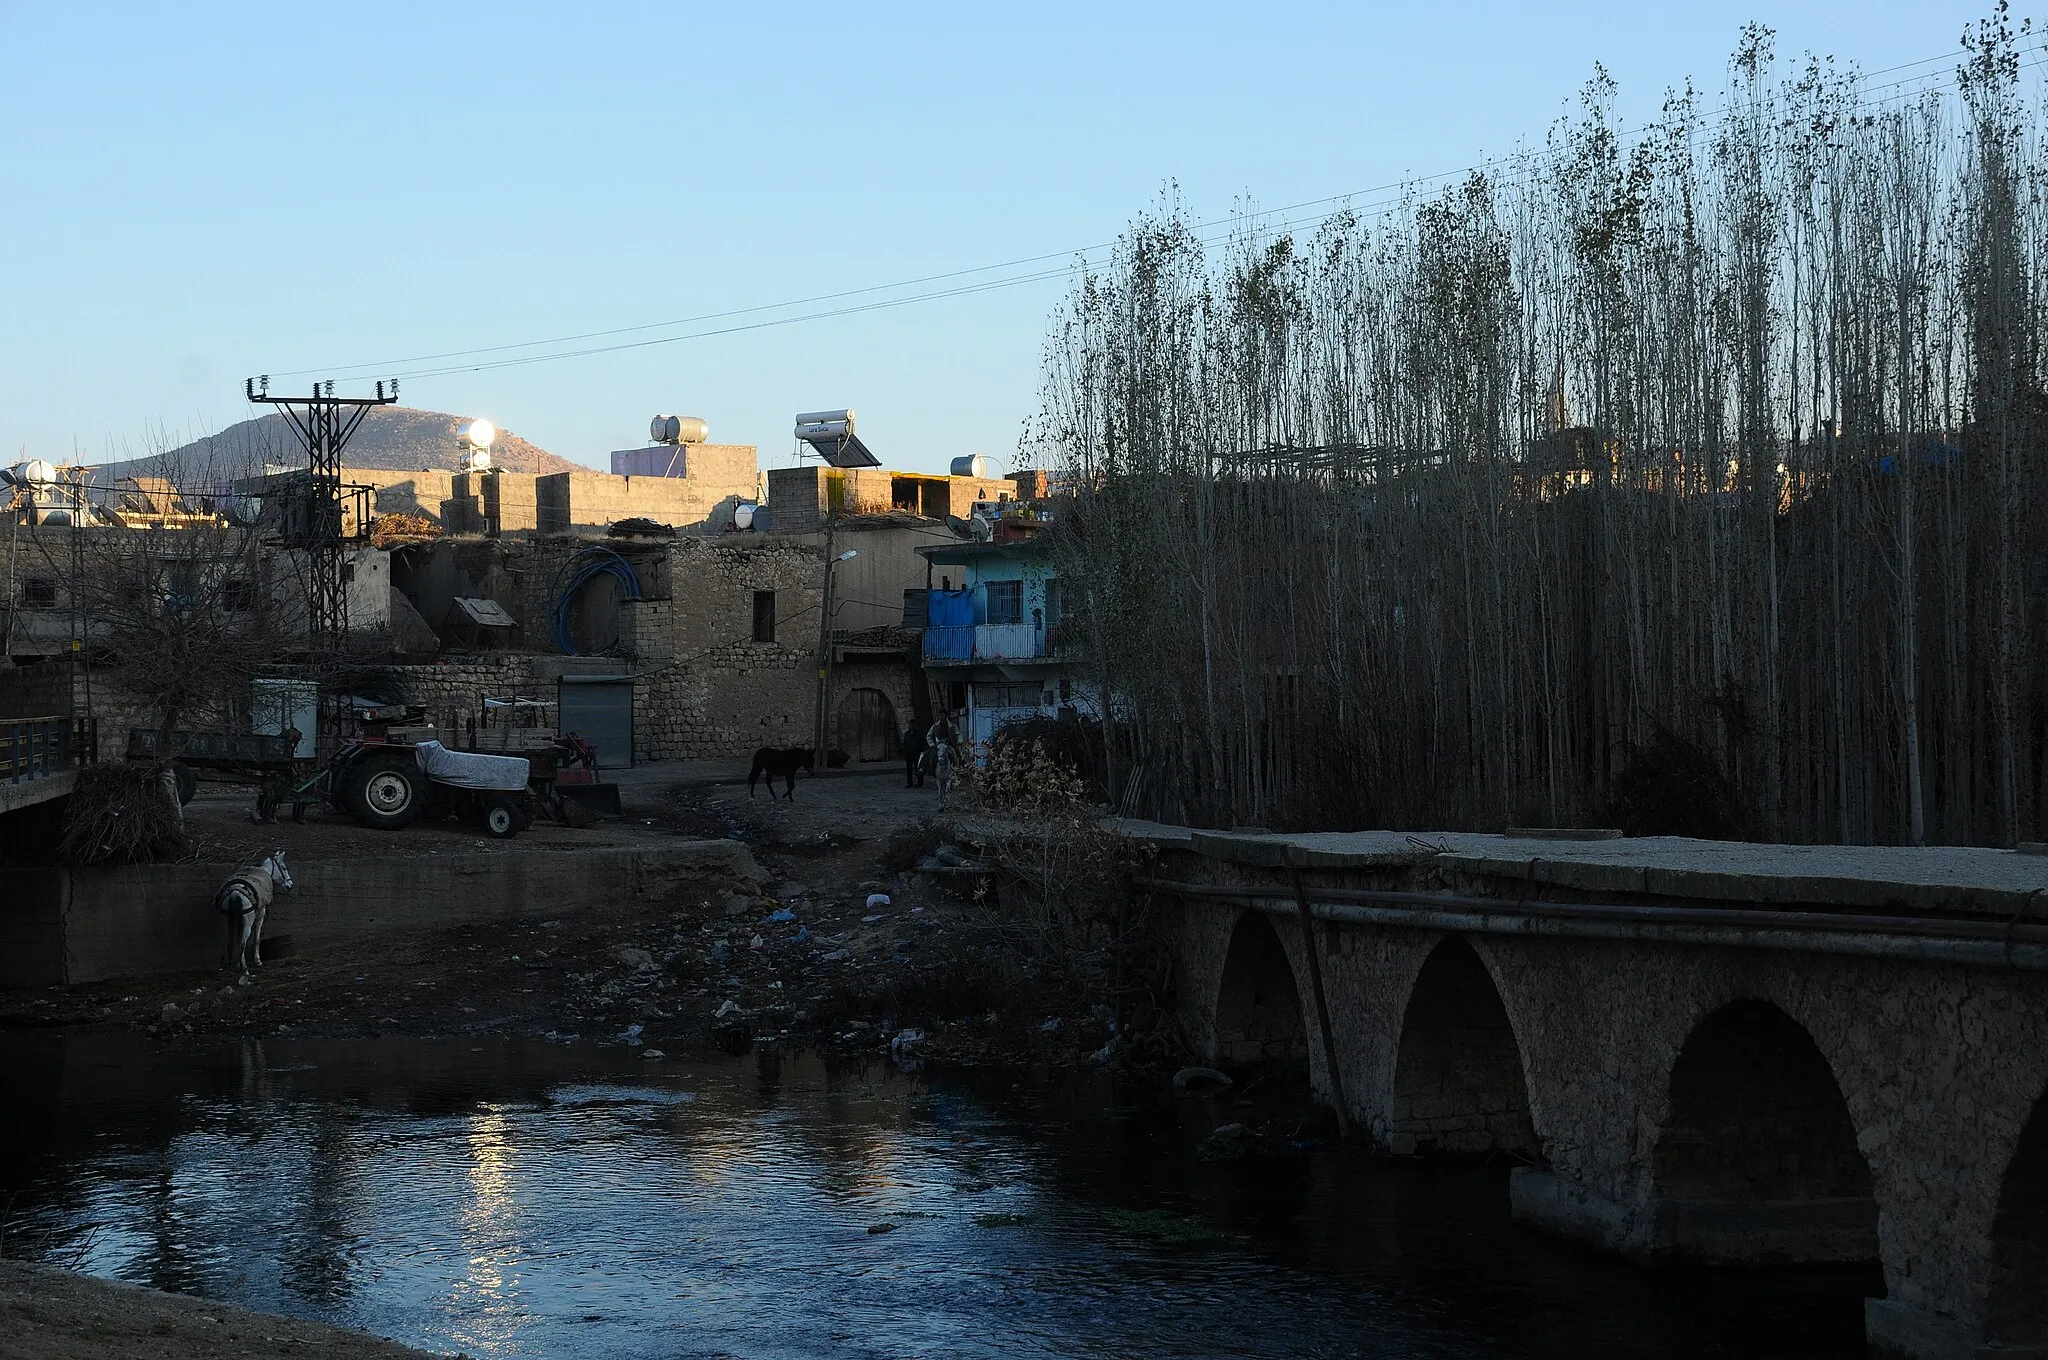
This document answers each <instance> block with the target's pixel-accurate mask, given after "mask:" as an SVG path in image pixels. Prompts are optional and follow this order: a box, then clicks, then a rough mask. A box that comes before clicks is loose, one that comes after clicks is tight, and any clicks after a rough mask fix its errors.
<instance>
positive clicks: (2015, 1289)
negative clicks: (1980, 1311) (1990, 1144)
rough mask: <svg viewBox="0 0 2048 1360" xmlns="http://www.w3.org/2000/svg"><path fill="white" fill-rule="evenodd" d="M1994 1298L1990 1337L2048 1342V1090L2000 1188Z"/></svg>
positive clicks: (2006, 1342) (2013, 1342) (1994, 1228)
mask: <svg viewBox="0 0 2048 1360" xmlns="http://www.w3.org/2000/svg"><path fill="white" fill-rule="evenodd" d="M1989 1303H1990V1317H1989V1318H1988V1319H1987V1323H1988V1325H1987V1327H1986V1329H1985V1330H1986V1336H1985V1340H1987V1341H1989V1342H1991V1343H1992V1344H1994V1345H2003V1346H2015V1347H2017V1346H2048V1095H2044V1096H2042V1097H2041V1098H2040V1099H2039V1100H2037V1101H2035V1102H2034V1112H2033V1113H2032V1114H2031V1115H2029V1116H2028V1118H2027V1125H2026V1127H2025V1128H2024V1129H2022V1130H2021V1131H2020V1142H2019V1146H2018V1147H2017V1148H2015V1149H2014V1150H2013V1154H2012V1161H2010V1162H2009V1163H2007V1164H2006V1168H2005V1180H2004V1183H2003V1184H2002V1185H2001V1186H2000V1187H1999V1191H1998V1213H1997V1215H1996V1216H1995V1217H1994V1218H1993V1219H1992V1220H1991V1296H1990V1300H1989Z"/></svg>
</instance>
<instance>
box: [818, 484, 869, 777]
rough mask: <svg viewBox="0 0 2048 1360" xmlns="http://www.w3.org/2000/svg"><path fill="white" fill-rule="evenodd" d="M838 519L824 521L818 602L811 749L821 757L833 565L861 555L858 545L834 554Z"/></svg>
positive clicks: (828, 673)
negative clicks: (822, 581)
mask: <svg viewBox="0 0 2048 1360" xmlns="http://www.w3.org/2000/svg"><path fill="white" fill-rule="evenodd" d="M834 523H835V521H833V520H829V519H828V520H826V521H825V595H824V598H823V599H822V600H821V601H820V602H819V604H818V726H817V731H816V732H815V733H814V734H813V737H812V743H811V750H812V751H813V752H815V753H816V755H817V758H818V759H819V760H823V759H824V758H825V753H826V752H827V751H828V750H830V749H831V747H830V744H829V743H828V742H827V741H826V732H825V726H826V719H827V718H828V717H829V716H830V708H831V697H832V569H833V568H834V567H836V566H838V565H839V564H840V563H841V562H850V561H852V560H853V559H854V558H856V557H859V556H860V550H859V549H858V548H848V549H847V550H846V551H845V552H843V553H840V554H839V555H838V556H837V557H834V556H833V555H832V531H833V526H834Z"/></svg>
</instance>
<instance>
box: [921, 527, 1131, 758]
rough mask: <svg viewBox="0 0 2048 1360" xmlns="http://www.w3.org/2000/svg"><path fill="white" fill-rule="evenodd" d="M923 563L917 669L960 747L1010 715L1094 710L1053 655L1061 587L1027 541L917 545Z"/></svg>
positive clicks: (1044, 553)
mask: <svg viewBox="0 0 2048 1360" xmlns="http://www.w3.org/2000/svg"><path fill="white" fill-rule="evenodd" d="M918 552H919V553H921V554H922V555H923V556H924V558H925V560H926V561H927V562H928V563H930V567H929V569H928V570H929V574H930V578H931V583H932V584H931V588H930V590H929V591H928V592H927V593H926V595H925V630H924V666H925V674H926V676H927V677H928V678H929V679H930V680H931V681H932V682H933V684H934V685H935V686H936V687H937V691H938V698H939V707H940V708H942V709H944V710H946V711H947V712H949V713H951V714H952V716H953V725H954V730H955V731H956V732H957V733H958V735H959V736H960V738H961V740H963V741H966V742H969V743H976V742H985V741H988V740H989V739H990V738H991V737H993V736H994V735H995V733H996V729H997V728H999V727H1001V726H1002V725H1003V724H1004V723H1006V722H1009V721H1011V720H1013V719H1016V718H1028V717H1034V716H1040V715H1044V716H1055V715H1058V714H1059V713H1061V711H1062V710H1066V711H1068V712H1076V711H1081V710H1086V711H1090V712H1092V711H1093V705H1092V704H1088V703H1084V702H1083V701H1082V698H1081V696H1080V695H1079V694H1078V693H1077V691H1076V688H1075V686H1074V683H1073V681H1072V679H1071V677H1070V676H1069V674H1068V671H1067V666H1066V663H1065V660H1064V659H1063V657H1062V656H1061V654H1060V648H1059V645H1058V636H1059V633H1058V630H1059V624H1060V582H1059V577H1058V575H1057V573H1056V572H1055V570H1054V567H1053V562H1052V554H1051V552H1050V551H1049V549H1048V547H1047V545H1046V543H1045V542H1044V541H1043V540H1042V539H1038V538H1036V537H1031V538H1020V539H1017V540H1014V541H1010V542H1002V543H950V544H946V545H945V546H943V547H930V548H919V549H918Z"/></svg>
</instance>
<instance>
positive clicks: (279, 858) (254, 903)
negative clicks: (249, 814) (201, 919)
mask: <svg viewBox="0 0 2048 1360" xmlns="http://www.w3.org/2000/svg"><path fill="white" fill-rule="evenodd" d="M280 888H282V889H283V890H284V891H286V892H291V891H292V871H291V870H290V869H287V868H285V865H284V851H282V850H273V851H271V852H270V856H269V858H267V859H265V860H264V861H263V863H262V864H260V865H258V866H257V867H256V868H254V869H237V870H235V872H234V874H233V875H232V876H231V877H230V878H229V879H228V881H227V882H225V883H223V884H221V885H220V891H219V892H217V893H215V894H214V895H213V906H214V910H216V911H218V912H219V913H220V914H221V915H222V916H224V917H226V918H227V923H228V963H227V966H228V967H230V968H239V969H240V970H241V976H240V977H238V978H236V979H235V981H236V982H237V983H238V984H239V985H240V986H243V987H246V986H248V985H249V983H250V982H251V981H253V979H252V978H251V977H250V972H251V970H252V969H256V968H261V967H262V966H263V920H264V918H265V917H266V916H268V915H269V914H270V899H271V898H272V897H274V896H276V895H277V891H278V889H280Z"/></svg>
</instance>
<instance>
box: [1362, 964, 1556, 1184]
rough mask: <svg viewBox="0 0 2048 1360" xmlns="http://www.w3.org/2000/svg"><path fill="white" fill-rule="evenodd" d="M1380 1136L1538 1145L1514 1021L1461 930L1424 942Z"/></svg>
mask: <svg viewBox="0 0 2048 1360" xmlns="http://www.w3.org/2000/svg"><path fill="white" fill-rule="evenodd" d="M1387 1146H1388V1147H1389V1149H1390V1150H1392V1151H1394V1152H1397V1153H1450V1154H1463V1155H1474V1154H1481V1153H1490V1152H1511V1153H1516V1154H1519V1155H1521V1156H1524V1157H1532V1158H1533V1157H1537V1156H1540V1155H1541V1148H1540V1146H1539V1144H1538V1142H1537V1138H1536V1130H1535V1125H1534V1123H1533V1122H1532V1120H1531V1119H1530V1114H1529V1083H1528V1079H1527V1076H1526V1072H1525V1069H1524V1066H1523V1063H1522V1049H1521V1045H1520V1043H1518V1042H1517V1041H1516V1038H1515V1029H1514V1025H1513V1024H1512V1022H1510V1021H1509V1019H1508V1013H1507V1007H1506V1006H1504V1005H1503V1004H1502V1003H1501V995H1500V989H1499V988H1498V987H1497V986H1496V985H1495V984H1494V980H1493V974H1492V973H1490V972H1489V971H1488V970H1487V967H1486V964H1485V962H1484V961H1483V960H1482V959H1481V958H1480V957H1479V954H1478V952H1477V951H1476V950H1474V949H1473V947H1472V945H1471V943H1470V942H1469V941H1467V940H1466V939H1465V938H1464V937H1463V936H1459V935H1448V936H1445V937H1444V938H1443V939H1442V940H1441V941H1439V942H1438V943H1437V945H1436V947H1435V948H1433V949H1432V950H1430V952H1429V956H1428V957H1427V958H1425V959H1424V960H1423V962H1422V969H1421V971H1420V972H1418V973H1417V974H1416V975H1415V983H1414V986H1413V987H1412V988H1411V989H1410V991H1409V994H1408V1005H1407V1009H1406V1010H1405V1011H1404V1012H1403V1013H1402V1016H1401V1038H1400V1047H1399V1050H1398V1053H1397V1055H1396V1057H1395V1060H1394V1103H1393V1117H1392V1119H1391V1121H1390V1123H1389V1125H1388V1136H1387Z"/></svg>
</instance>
